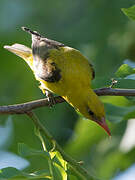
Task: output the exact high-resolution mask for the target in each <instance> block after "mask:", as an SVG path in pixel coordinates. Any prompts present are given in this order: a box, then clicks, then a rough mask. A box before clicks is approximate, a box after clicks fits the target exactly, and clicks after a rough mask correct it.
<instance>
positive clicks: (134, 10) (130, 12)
mask: <svg viewBox="0 0 135 180" xmlns="http://www.w3.org/2000/svg"><path fill="white" fill-rule="evenodd" d="M121 10H122V11H123V13H124V14H125V15H126V16H128V17H129V18H130V19H132V20H135V5H134V6H131V7H130V8H122V9H121Z"/></svg>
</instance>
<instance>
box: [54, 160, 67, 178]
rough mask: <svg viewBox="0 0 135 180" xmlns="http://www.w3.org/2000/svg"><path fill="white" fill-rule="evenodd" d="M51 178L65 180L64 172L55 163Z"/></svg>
mask: <svg viewBox="0 0 135 180" xmlns="http://www.w3.org/2000/svg"><path fill="white" fill-rule="evenodd" d="M53 176H54V179H59V180H67V173H66V171H65V170H64V169H63V168H62V167H61V166H60V165H59V164H57V163H55V162H53Z"/></svg>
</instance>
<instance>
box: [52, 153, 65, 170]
mask: <svg viewBox="0 0 135 180" xmlns="http://www.w3.org/2000/svg"><path fill="white" fill-rule="evenodd" d="M49 153H50V156H51V159H53V162H55V163H57V164H58V165H60V166H61V167H62V168H63V169H64V170H65V171H66V170H67V162H66V161H65V160H64V159H63V158H62V156H61V154H60V153H59V152H58V151H53V152H49Z"/></svg>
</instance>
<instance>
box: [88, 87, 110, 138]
mask: <svg viewBox="0 0 135 180" xmlns="http://www.w3.org/2000/svg"><path fill="white" fill-rule="evenodd" d="M90 94H91V98H92V100H91V101H89V102H88V107H87V112H88V116H87V117H88V118H89V119H90V120H92V121H94V122H95V123H97V124H98V125H99V126H101V127H102V128H103V129H104V130H105V131H106V132H107V134H108V135H109V136H111V133H110V130H109V128H108V126H107V123H106V121H105V110H104V105H103V103H102V102H101V101H100V99H99V97H98V96H97V95H96V94H95V93H94V91H93V90H91V93H90Z"/></svg>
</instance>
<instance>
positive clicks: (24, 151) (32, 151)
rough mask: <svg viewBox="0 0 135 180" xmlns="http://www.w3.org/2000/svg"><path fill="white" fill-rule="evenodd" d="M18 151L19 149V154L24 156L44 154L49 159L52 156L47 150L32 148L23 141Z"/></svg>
mask: <svg viewBox="0 0 135 180" xmlns="http://www.w3.org/2000/svg"><path fill="white" fill-rule="evenodd" d="M18 151H19V154H20V155H21V156H23V157H26V156H35V155H38V156H43V157H45V158H47V159H49V158H50V155H49V153H48V152H47V151H40V150H35V149H31V148H29V147H28V146H27V145H25V144H23V143H19V145H18Z"/></svg>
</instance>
